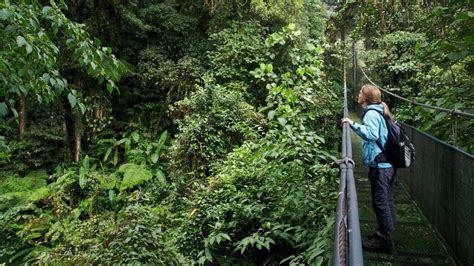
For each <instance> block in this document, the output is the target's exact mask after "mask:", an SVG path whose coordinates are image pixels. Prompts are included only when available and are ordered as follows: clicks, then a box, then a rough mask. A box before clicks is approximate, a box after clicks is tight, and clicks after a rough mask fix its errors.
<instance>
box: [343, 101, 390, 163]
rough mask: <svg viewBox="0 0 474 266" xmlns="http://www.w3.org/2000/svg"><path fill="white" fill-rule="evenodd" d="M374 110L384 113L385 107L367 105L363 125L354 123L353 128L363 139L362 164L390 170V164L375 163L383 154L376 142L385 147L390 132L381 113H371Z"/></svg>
mask: <svg viewBox="0 0 474 266" xmlns="http://www.w3.org/2000/svg"><path fill="white" fill-rule="evenodd" d="M372 109H375V110H379V111H382V112H383V105H382V104H371V105H367V107H365V110H364V111H366V113H365V116H364V119H363V120H362V125H361V124H359V123H355V122H354V123H352V125H351V128H352V129H353V130H354V131H355V133H357V135H359V136H360V137H361V138H362V156H363V160H362V163H363V164H364V165H365V166H368V167H374V168H390V167H393V166H392V165H391V164H390V163H376V162H375V157H376V156H377V155H379V154H380V153H381V152H382V150H381V149H380V148H379V147H378V145H377V143H375V141H377V140H378V142H379V144H380V145H381V146H382V147H383V146H384V145H385V142H386V141H387V136H388V130H387V125H386V124H385V120H384V118H383V117H382V115H380V113H379V112H376V111H370V110H372ZM379 139H380V140H379Z"/></svg>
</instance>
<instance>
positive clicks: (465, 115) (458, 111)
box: [357, 64, 474, 118]
mask: <svg viewBox="0 0 474 266" xmlns="http://www.w3.org/2000/svg"><path fill="white" fill-rule="evenodd" d="M357 65H358V66H359V68H360V70H361V71H362V74H364V77H365V78H366V79H367V80H368V81H369V82H370V83H371V84H372V85H374V86H375V87H377V88H379V89H380V90H381V91H383V92H385V93H387V94H389V95H391V96H393V97H395V98H397V99H400V100H403V101H406V102H409V103H411V104H414V105H418V106H422V107H425V108H429V109H433V110H437V111H441V112H445V113H450V114H451V115H456V116H464V117H468V118H474V114H472V113H468V112H463V111H461V110H458V109H446V108H442V107H439V106H432V105H429V104H425V103H419V102H416V101H414V100H409V99H407V98H405V97H402V96H400V95H397V94H395V93H393V92H390V91H388V90H386V89H384V88H382V87H381V86H379V85H377V84H375V82H373V81H372V80H371V79H370V78H369V76H368V75H367V74H366V73H365V71H364V69H363V68H362V67H361V66H360V65H359V64H357Z"/></svg>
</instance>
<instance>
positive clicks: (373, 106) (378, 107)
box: [365, 103, 384, 112]
mask: <svg viewBox="0 0 474 266" xmlns="http://www.w3.org/2000/svg"><path fill="white" fill-rule="evenodd" d="M365 109H366V110H367V111H368V110H371V109H374V110H377V111H380V112H383V111H384V108H383V104H381V103H376V104H369V105H367V106H366V107H365Z"/></svg>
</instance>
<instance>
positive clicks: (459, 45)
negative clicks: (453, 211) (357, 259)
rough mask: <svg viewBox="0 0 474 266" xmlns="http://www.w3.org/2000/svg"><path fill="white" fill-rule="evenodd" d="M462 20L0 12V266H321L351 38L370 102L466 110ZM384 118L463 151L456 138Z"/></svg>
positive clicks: (453, 10)
mask: <svg viewBox="0 0 474 266" xmlns="http://www.w3.org/2000/svg"><path fill="white" fill-rule="evenodd" d="M328 5H329V6H328ZM380 5H382V6H380ZM384 5H392V6H391V7H387V6H384ZM473 12H474V11H473V9H472V8H471V7H470V6H466V5H462V4H456V3H449V4H444V3H443V2H439V3H438V2H429V3H425V2H423V1H421V2H420V3H417V4H408V3H407V2H406V1H389V2H388V3H387V2H386V1H382V4H380V3H378V4H377V2H374V3H359V1H357V2H356V1H344V2H342V3H334V4H333V3H331V1H327V3H323V2H321V1H319V0H306V1H303V0H291V1H280V0H271V1H259V0H251V1H219V0H205V1H185V0H183V1H177V0H171V1H160V0H129V1H123V0H94V1H93V0H79V1H73V0H50V1H43V0H18V1H9V0H1V2H0V24H1V25H2V28H3V30H2V31H1V32H0V40H1V42H0V46H1V48H2V51H1V55H2V61H1V62H0V228H1V229H0V239H2V241H0V263H2V262H5V263H34V264H36V263H38V264H40V263H41V264H42V263H45V264H46V263H47V264H51V263H53V264H63V263H65V264H122V263H123V264H129V263H130V264H139V263H140V264H141V263H150V264H166V265H168V264H171V265H175V264H179V265H181V264H224V265H234V264H250V265H254V264H277V263H284V264H316V265H317V264H323V263H327V262H328V261H329V260H330V257H331V243H332V240H331V237H332V231H333V224H334V215H335V214H334V211H335V202H336V198H337V194H336V191H337V177H338V170H337V169H334V168H333V167H331V164H332V162H333V161H334V160H335V157H336V156H338V154H339V146H340V144H339V141H340V133H339V132H340V128H339V126H338V121H339V119H340V116H341V108H342V99H341V97H340V92H341V80H342V74H343V71H342V70H343V61H344V58H345V59H346V60H349V57H350V51H349V48H350V45H351V42H350V41H351V40H354V41H357V46H358V47H359V49H360V51H361V64H365V65H364V66H365V67H366V68H367V69H368V70H370V71H369V73H370V74H371V75H374V77H377V80H378V81H379V82H381V84H383V85H384V86H387V88H390V89H393V90H394V91H395V92H397V93H400V94H402V95H404V96H406V97H409V98H412V99H416V100H418V101H421V102H426V103H432V104H437V105H440V106H443V107H446V108H456V109H462V110H466V111H468V110H469V108H470V107H472V106H473V105H472V101H473V97H472V96H473V95H472V92H473V90H472V85H473V84H472V79H471V78H470V77H471V76H472V71H473V69H474V68H473V61H472V58H473V54H472V52H473V51H472V47H473V46H472V41H473V39H472V34H471V33H472V23H473V17H474V16H473V14H474V13H473ZM413 14H417V15H416V16H414V15H413ZM435 23H436V24H438V25H442V27H440V28H433V27H431V26H430V25H432V24H435ZM450 39H452V40H454V41H453V42H451V41H449V40H450ZM392 104H393V105H395V106H396V113H397V115H399V116H400V117H401V118H404V119H407V120H408V119H412V118H413V121H411V122H413V123H417V124H418V125H419V126H421V127H423V128H424V129H426V130H431V131H433V132H434V133H436V134H438V135H439V136H440V137H445V138H446V140H449V141H451V142H454V138H456V144H458V145H460V146H462V147H464V148H466V149H471V150H472V147H473V146H472V141H471V142H469V141H470V140H469V134H470V135H471V136H472V133H469V132H472V122H469V121H464V120H461V119H460V120H459V121H458V124H457V126H458V130H457V133H456V135H454V133H453V132H454V131H453V130H452V127H451V124H450V123H451V121H450V119H452V118H450V117H449V116H448V115H447V116H444V117H443V115H439V114H437V113H430V112H429V111H426V110H422V109H417V108H415V109H411V108H409V106H404V105H403V104H401V103H396V102H393V103H392ZM435 129H436V130H435ZM469 130H471V131H469Z"/></svg>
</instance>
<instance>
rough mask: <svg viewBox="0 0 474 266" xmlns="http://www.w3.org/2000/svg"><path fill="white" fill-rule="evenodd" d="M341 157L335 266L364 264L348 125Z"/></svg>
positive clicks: (346, 113) (344, 129) (344, 126)
mask: <svg viewBox="0 0 474 266" xmlns="http://www.w3.org/2000/svg"><path fill="white" fill-rule="evenodd" d="M347 102H348V101H347V85H346V71H345V68H344V117H348V115H349V110H348V104H347ZM342 158H343V159H341V160H338V161H337V163H338V164H339V168H340V170H341V173H340V183H339V194H338V199H337V210H336V225H335V228H334V236H335V237H334V247H333V265H337V266H339V265H363V264H364V259H363V253H362V241H361V236H360V224H359V208H358V204H357V194H356V188H355V179H354V165H355V164H354V161H353V160H352V142H351V136H350V129H349V125H348V124H347V123H344V124H343V126H342Z"/></svg>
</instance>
